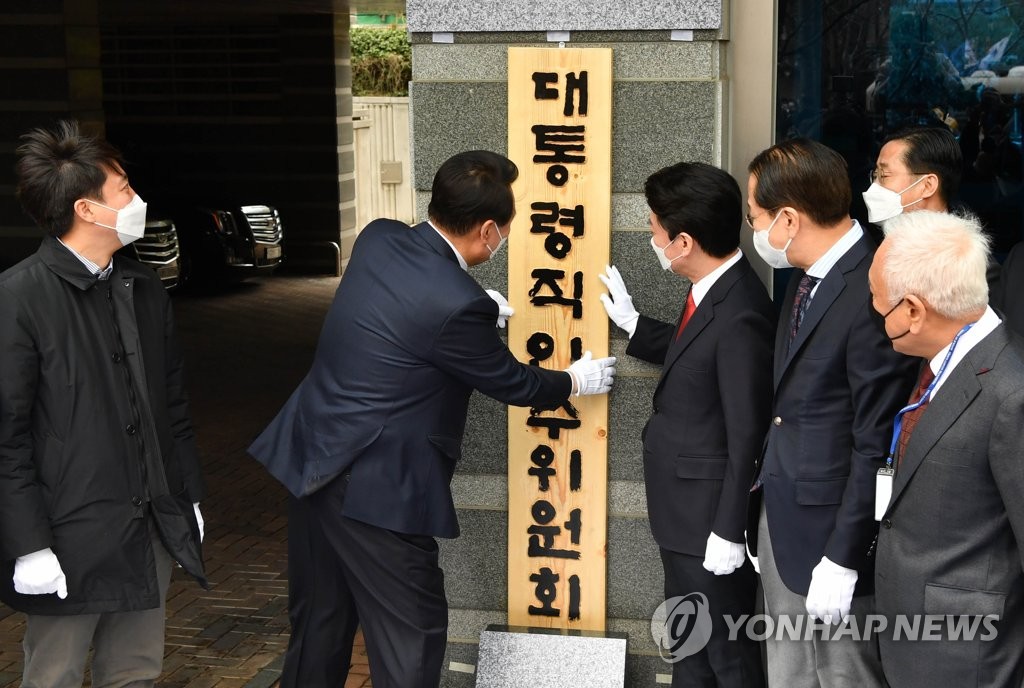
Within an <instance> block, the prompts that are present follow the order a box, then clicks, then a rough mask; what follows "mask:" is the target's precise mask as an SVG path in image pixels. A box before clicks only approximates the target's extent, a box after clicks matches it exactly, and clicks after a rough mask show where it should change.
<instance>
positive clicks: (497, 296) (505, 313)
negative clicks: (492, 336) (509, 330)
mask: <svg viewBox="0 0 1024 688" xmlns="http://www.w3.org/2000/svg"><path fill="white" fill-rule="evenodd" d="M484 291H486V292H487V295H488V296H490V297H491V298H492V299H494V303H496V304H498V322H497V325H498V327H500V328H501V329H505V323H507V322H508V319H509V318H511V317H512V315H513V314H515V312H516V310H515V309H514V308H512V306H510V305H508V299H506V298H505V297H504V296H502V295H501V292H497V291H494V290H493V289H485V290H484Z"/></svg>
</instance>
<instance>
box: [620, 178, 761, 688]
mask: <svg viewBox="0 0 1024 688" xmlns="http://www.w3.org/2000/svg"><path fill="white" fill-rule="evenodd" d="M644 192H645V194H646V196H647V204H648V205H649V206H650V208H651V218H650V224H651V234H652V237H651V246H652V248H653V249H654V253H655V254H656V255H657V258H658V261H659V263H660V264H661V266H662V267H663V268H664V269H666V270H671V271H672V272H674V273H675V274H677V275H679V276H680V277H685V278H686V279H688V280H689V281H690V283H691V286H690V291H689V294H688V295H687V298H686V306H685V307H682V308H681V309H680V310H681V315H680V318H679V319H678V320H677V321H676V322H674V323H666V322H660V321H658V320H654V319H652V318H648V317H647V316H644V315H640V314H639V313H638V312H637V311H636V309H635V308H634V307H633V304H632V299H631V298H630V296H629V293H628V292H627V291H626V286H625V284H624V283H623V281H622V278H621V277H620V276H619V272H618V270H616V269H615V268H614V267H610V268H608V274H607V276H605V275H602V276H601V277H602V280H603V281H604V283H605V284H606V285H607V286H608V290H609V292H610V293H611V296H612V299H609V298H608V297H607V296H605V295H602V297H601V298H602V302H603V303H604V305H605V309H606V310H607V311H608V315H609V317H610V318H611V319H612V320H613V321H614V322H615V324H616V325H618V326H619V327H621V328H622V329H624V330H625V331H626V332H627V333H628V334H629V346H628V347H627V348H626V353H628V354H630V355H632V356H636V357H637V358H641V359H643V360H645V361H650V362H651V363H656V364H659V365H661V366H662V370H661V377H660V378H659V380H658V386H657V388H656V389H655V391H654V401H653V411H652V413H651V417H650V420H648V421H647V426H646V427H645V428H644V432H643V443H644V483H645V485H646V487H647V512H648V515H649V517H650V520H651V532H652V533H653V535H654V539H655V541H656V542H657V543H658V546H659V547H660V549H661V560H662V563H663V565H664V569H665V598H666V599H671V598H673V597H677V596H683V595H688V594H690V593H695V592H700V593H702V594H704V595H705V596H706V597H707V598H708V605H709V607H710V613H711V618H712V621H713V623H714V627H713V630H712V633H711V638H710V640H709V642H708V644H707V646H706V647H705V648H704V649H703V650H701V651H700V652H699V653H697V654H695V655H692V656H690V657H685V658H682V659H680V660H679V661H677V662H676V663H675V664H673V668H672V685H673V686H676V687H677V688H679V687H681V686H695V687H697V686H699V687H705V686H706V687H708V688H715V687H718V686H721V687H725V686H734V687H735V688H753V687H756V686H759V685H764V672H763V670H762V668H761V653H760V649H759V646H758V644H757V643H755V642H754V641H752V640H751V639H750V638H749V637H748V636H747V635H746V634H744V633H740V634H739V636H738V637H737V638H736V639H735V640H732V641H730V640H729V639H728V636H729V629H728V627H727V626H726V624H725V618H724V615H726V614H729V615H732V616H733V617H734V618H738V617H740V616H741V615H744V614H746V615H751V614H753V613H754V604H755V596H756V591H757V580H756V574H755V573H754V569H753V567H752V566H751V564H750V562H748V561H747V556H746V551H745V548H744V537H743V531H744V528H745V527H746V524H747V503H748V501H749V490H750V483H751V481H752V479H753V474H754V466H755V463H756V460H757V457H758V456H759V454H760V451H761V443H762V441H763V440H764V428H765V427H766V426H767V423H768V419H769V417H770V416H769V413H770V412H771V394H772V391H771V385H772V379H771V368H772V332H773V330H774V326H775V312H774V309H773V308H772V303H771V300H770V299H769V298H768V294H767V292H766V291H765V288H764V285H763V284H762V283H761V280H760V279H758V277H757V275H756V274H755V273H754V271H753V269H751V267H750V264H749V263H748V262H747V259H746V258H744V257H743V254H742V253H741V252H740V250H739V243H740V225H741V224H742V222H743V214H742V213H743V210H742V202H743V201H742V198H741V196H740V189H739V186H737V184H736V181H735V180H734V179H733V178H732V177H730V176H729V175H728V174H727V173H725V172H723V171H722V170H719V169H718V168H715V167H712V166H710V165H705V164H702V163H686V162H682V163H678V164H676V165H673V166H671V167H666V168H665V169H663V170H659V171H658V172H655V173H654V174H653V175H651V176H650V178H649V179H648V180H647V183H646V185H645V186H644Z"/></svg>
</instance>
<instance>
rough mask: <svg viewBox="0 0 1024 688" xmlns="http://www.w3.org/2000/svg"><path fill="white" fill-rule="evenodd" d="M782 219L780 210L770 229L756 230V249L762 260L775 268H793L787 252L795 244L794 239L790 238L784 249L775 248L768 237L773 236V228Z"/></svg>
mask: <svg viewBox="0 0 1024 688" xmlns="http://www.w3.org/2000/svg"><path fill="white" fill-rule="evenodd" d="M780 217H782V211H781V210H780V211H779V212H778V213H776V215H775V219H774V220H772V223H771V224H770V225H768V229H762V230H756V229H755V230H754V248H756V249H757V253H758V255H759V256H761V260H763V261H764V262H766V263H768V265H770V266H771V267H773V268H791V267H793V265H792V264H791V263H790V262H789V259H788V258H786V250H787V249H788V248H789V245H790V244H792V243H793V237H790V238H789V241H787V242H786V245H785V246H783V247H782V248H775V247H774V246H772V243H771V242H770V241H769V240H768V235H769V234H771V231H772V227H774V226H775V223H776V222H778V220H779V218H780Z"/></svg>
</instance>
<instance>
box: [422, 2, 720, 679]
mask: <svg viewBox="0 0 1024 688" xmlns="http://www.w3.org/2000/svg"><path fill="white" fill-rule="evenodd" d="M724 14H725V8H724V7H723V6H722V3H720V2H719V1H718V0H703V1H702V0H680V1H679V2H675V3H664V2H654V1H653V0H640V1H638V2H631V3H621V2H618V1H617V0H570V1H568V2H565V3H562V4H558V5H556V4H555V3H539V2H533V1H529V0H518V1H516V2H507V3H493V2H487V1H486V0H469V1H462V2H452V1H450V0H408V3H407V20H408V26H409V30H410V32H411V36H412V42H413V81H412V84H411V87H410V104H411V110H412V114H411V118H412V125H411V126H412V145H413V172H414V176H415V184H416V189H417V210H418V212H417V217H418V218H425V217H426V205H427V202H428V201H429V196H430V185H431V181H432V178H433V174H434V172H435V171H436V169H437V167H438V166H439V165H440V164H441V163H442V162H443V161H444V160H445V159H446V158H448V157H449V156H451V155H453V154H454V153H457V152H459V151H462V150H469V149H474V148H484V149H489V150H494V151H497V152H500V153H506V148H507V136H508V134H507V130H508V125H507V121H506V117H507V105H508V104H507V57H506V55H507V49H508V48H509V47H511V46H545V45H549V46H551V48H552V49H557V47H558V43H557V42H550V41H549V38H558V37H557V36H551V35H549V34H548V33H547V32H549V31H561V32H565V31H568V32H569V36H568V41H567V42H565V45H566V47H610V48H612V49H613V51H614V57H613V60H614V63H613V64H614V66H613V70H614V84H613V104H612V108H613V130H612V141H613V143H612V160H613V163H612V189H611V191H612V247H611V248H612V260H613V262H614V263H615V264H616V265H617V266H618V268H619V270H620V271H621V272H622V275H623V278H624V279H625V281H626V284H627V285H628V287H629V289H630V292H631V294H632V296H633V300H634V303H635V304H636V305H637V308H638V309H639V310H640V311H641V312H643V313H645V314H648V315H651V316H653V317H658V318H661V319H664V320H670V321H671V320H674V319H675V318H676V317H678V314H679V311H680V310H681V308H682V306H683V297H684V295H685V288H686V285H685V284H684V282H683V281H682V280H680V279H679V278H678V277H676V276H674V275H671V274H668V273H665V272H664V271H662V270H661V269H660V268H659V266H658V262H657V260H656V259H655V256H654V254H653V253H652V251H651V249H650V245H649V243H648V242H649V239H650V232H649V229H648V225H647V218H648V212H649V211H648V208H647V205H646V203H645V201H644V196H643V183H644V180H645V179H646V178H647V176H648V175H649V174H650V173H652V172H654V171H655V170H657V169H659V168H661V167H664V166H666V165H670V164H672V163H675V162H678V161H680V160H690V161H700V162H706V163H710V164H715V165H722V164H723V161H724V160H728V154H727V153H728V152H727V151H726V150H724V149H725V145H724V142H725V140H726V139H725V137H724V135H723V131H724V130H725V128H726V123H727V122H728V114H729V113H728V103H727V97H726V94H727V92H728V89H727V70H726V65H725V54H726V53H725V47H726V41H727V39H728V32H727V27H728V19H727V17H725V16H724ZM561 38H562V40H564V36H562V37H561ZM449 41H450V42H449ZM506 269H507V266H506V263H505V261H504V260H503V254H499V256H498V259H497V260H495V261H491V262H487V263H484V264H483V265H481V266H479V267H477V268H473V269H472V270H473V273H474V276H475V277H476V278H477V279H478V280H479V281H480V282H481V284H483V285H484V286H485V287H487V288H493V289H498V290H500V291H502V292H503V293H504V292H505V291H506V286H507V285H506ZM612 329H613V330H615V332H614V334H613V339H612V342H611V349H612V353H613V354H614V355H617V356H619V357H620V363H619V366H618V370H619V373H618V378H617V381H616V386H615V389H614V390H613V391H612V395H611V399H610V410H609V429H610V435H609V440H610V441H609V523H608V585H607V595H608V626H607V628H608V630H609V631H614V632H624V633H628V635H629V646H628V648H629V655H628V658H627V664H626V685H627V686H636V687H639V686H645V687H646V686H655V685H659V684H663V683H665V682H666V677H667V676H668V675H669V674H670V673H671V666H670V665H668V664H666V663H664V662H663V661H662V660H661V659H660V658H659V656H658V651H657V647H656V646H655V645H654V643H653V641H652V640H651V636H650V619H651V616H652V614H653V612H654V610H655V608H656V607H657V606H658V605H659V604H660V603H661V601H662V599H663V597H662V587H663V580H662V572H661V561H660V558H659V556H658V549H657V546H656V545H655V543H654V541H653V539H652V538H651V534H650V527H649V525H648V522H647V513H646V499H645V496H644V487H643V471H642V463H641V451H642V450H641V443H640V431H641V429H642V427H643V425H644V423H645V422H646V419H647V415H648V411H649V409H650V404H651V397H652V395H653V392H654V387H655V383H656V381H657V375H658V369H657V368H656V367H654V366H651V365H648V364H645V363H642V362H640V361H637V360H636V359H632V358H629V357H626V356H625V354H624V349H625V345H626V339H625V336H624V334H623V333H622V332H621V331H619V330H617V329H616V328H614V327H613V328H612ZM506 428H507V413H506V410H505V408H504V407H503V406H501V405H500V404H498V403H497V402H495V401H493V400H491V399H488V398H486V397H483V396H480V395H478V394H475V395H474V397H473V399H472V402H471V406H470V415H469V420H468V423H467V430H466V439H465V443H464V445H463V459H462V461H461V463H460V465H459V466H458V468H457V473H456V476H455V479H454V482H453V490H454V494H455V500H456V507H457V508H458V512H459V518H460V522H461V524H462V536H461V537H460V538H458V539H456V540H449V541H442V544H441V555H442V565H443V566H444V569H445V572H446V585H447V592H448V599H449V602H450V607H451V611H450V614H449V633H448V641H449V642H448V655H447V657H446V658H445V664H444V672H443V679H442V685H443V686H446V687H447V686H473V685H474V681H475V678H474V675H473V672H474V671H475V666H476V662H477V643H478V642H479V638H480V633H481V631H482V630H484V629H485V628H486V626H487V625H488V624H504V623H506V622H507V621H506V614H505V609H506V594H507V593H506V591H507V580H508V572H507V571H506V547H507V526H508V521H507V515H506V501H507V490H506V482H505V481H506V468H507V466H506V464H507V447H506V439H505V435H506Z"/></svg>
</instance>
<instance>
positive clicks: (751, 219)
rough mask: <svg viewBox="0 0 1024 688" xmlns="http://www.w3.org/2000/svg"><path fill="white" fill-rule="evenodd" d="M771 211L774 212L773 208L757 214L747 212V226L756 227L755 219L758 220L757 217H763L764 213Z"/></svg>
mask: <svg viewBox="0 0 1024 688" xmlns="http://www.w3.org/2000/svg"><path fill="white" fill-rule="evenodd" d="M770 212H772V211H771V210H765V211H764V212H761V213H758V214H757V215H751V214H750V213H747V214H746V216H745V218H746V220H747V227H750V228H751V229H754V220H756V219H757V218H759V217H761V216H762V215H767V214H768V213H770Z"/></svg>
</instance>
